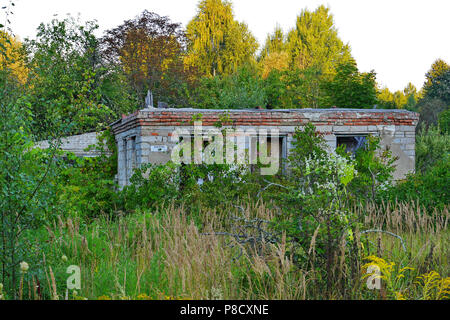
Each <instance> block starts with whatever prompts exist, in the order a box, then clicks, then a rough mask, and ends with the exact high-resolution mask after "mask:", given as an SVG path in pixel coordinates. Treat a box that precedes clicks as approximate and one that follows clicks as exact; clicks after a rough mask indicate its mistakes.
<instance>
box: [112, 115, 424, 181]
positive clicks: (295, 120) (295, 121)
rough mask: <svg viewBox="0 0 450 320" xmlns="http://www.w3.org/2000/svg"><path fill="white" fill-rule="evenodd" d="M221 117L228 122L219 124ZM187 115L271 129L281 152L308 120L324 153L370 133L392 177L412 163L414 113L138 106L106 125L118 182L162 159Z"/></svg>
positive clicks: (205, 122) (189, 124)
mask: <svg viewBox="0 0 450 320" xmlns="http://www.w3.org/2000/svg"><path fill="white" fill-rule="evenodd" d="M224 115H226V119H228V120H229V122H224V121H223V119H224ZM193 119H196V120H198V121H201V123H202V127H203V129H204V130H208V129H212V128H216V127H215V125H217V124H218V123H220V124H221V125H222V126H223V127H222V128H234V129H237V130H239V129H242V130H245V131H246V130H248V129H256V130H257V129H266V130H267V131H269V132H270V130H271V129H276V130H278V131H279V134H280V136H282V137H284V139H285V140H284V141H285V142H286V143H285V148H286V152H285V156H288V155H289V152H290V150H292V148H293V145H292V143H293V141H294V138H293V134H294V132H295V128H297V127H300V128H301V127H302V126H303V125H305V124H306V123H312V124H314V125H315V126H316V128H317V130H318V131H319V132H321V133H323V135H324V138H325V140H326V141H327V144H328V145H329V147H330V151H331V152H332V151H334V150H335V149H336V143H337V137H339V136H342V135H376V136H379V137H380V138H381V146H382V147H383V148H386V147H388V148H390V150H391V151H392V153H393V155H394V156H396V157H398V161H397V163H396V165H397V170H396V171H395V173H394V178H395V179H397V180H399V179H403V178H404V177H405V175H406V174H407V173H409V172H414V166H415V160H414V159H415V151H414V149H415V127H416V125H417V122H418V114H417V113H414V112H409V111H405V110H380V109H371V110H367V109H298V110H252V109H249V110H209V109H206V110H204V109H202V110H198V109H144V110H141V111H138V112H136V113H134V114H131V115H129V116H124V117H123V118H122V119H119V120H118V121H116V122H115V123H113V124H112V125H111V127H112V129H113V131H114V133H115V135H116V141H117V144H118V151H119V160H118V161H119V163H118V170H119V174H118V180H119V184H120V185H121V186H124V185H127V184H128V183H129V179H130V177H131V175H132V172H133V169H134V168H136V167H139V166H140V165H142V164H144V163H147V162H150V163H153V164H161V163H166V162H168V161H169V160H170V159H171V153H172V150H173V148H174V147H175V145H176V141H173V139H171V137H172V134H173V133H174V132H175V130H176V129H177V128H183V129H186V130H188V131H189V132H193V131H194V126H193Z"/></svg>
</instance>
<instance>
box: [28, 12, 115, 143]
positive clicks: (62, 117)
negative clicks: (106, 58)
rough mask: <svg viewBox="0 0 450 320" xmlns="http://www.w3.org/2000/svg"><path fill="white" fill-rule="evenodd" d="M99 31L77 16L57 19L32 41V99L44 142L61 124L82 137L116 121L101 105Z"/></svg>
mask: <svg viewBox="0 0 450 320" xmlns="http://www.w3.org/2000/svg"><path fill="white" fill-rule="evenodd" d="M97 28H98V26H97V24H96V23H94V22H87V23H86V24H85V25H81V24H80V22H79V21H77V20H75V19H74V18H73V17H68V18H66V19H64V20H56V19H54V20H52V21H51V22H50V23H48V24H41V25H40V26H39V27H38V30H37V31H38V32H37V36H36V39H34V40H28V39H26V41H25V46H26V49H27V50H28V53H29V56H30V59H29V61H28V68H29V70H30V72H29V76H28V86H27V87H28V95H27V99H28V102H29V104H30V106H31V109H32V112H33V118H34V121H35V125H34V126H33V130H34V134H35V135H37V136H38V137H39V138H42V139H47V138H48V137H49V136H51V135H52V134H53V132H54V128H53V127H54V126H55V125H57V126H59V124H57V122H65V123H67V124H68V125H70V126H71V127H72V130H71V132H70V133H72V134H76V133H83V132H86V131H93V130H96V129H101V128H103V127H105V126H106V125H107V124H108V123H110V122H112V121H113V119H114V118H115V117H114V114H113V112H112V111H111V109H110V108H109V107H107V106H106V105H105V104H103V103H102V100H101V94H100V84H101V74H100V54H99V46H98V40H97V38H96V37H95V35H94V30H96V29H97Z"/></svg>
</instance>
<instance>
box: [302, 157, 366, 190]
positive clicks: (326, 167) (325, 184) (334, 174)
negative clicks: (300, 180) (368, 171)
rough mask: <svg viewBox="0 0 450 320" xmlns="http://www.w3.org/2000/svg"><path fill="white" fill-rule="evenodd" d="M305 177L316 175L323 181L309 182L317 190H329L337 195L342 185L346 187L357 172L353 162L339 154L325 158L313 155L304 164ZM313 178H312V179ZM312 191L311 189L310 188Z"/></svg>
mask: <svg viewBox="0 0 450 320" xmlns="http://www.w3.org/2000/svg"><path fill="white" fill-rule="evenodd" d="M304 166H305V175H306V176H308V177H309V176H311V174H312V173H315V174H316V175H317V176H319V177H321V178H325V180H323V179H320V180H321V181H320V182H319V181H312V180H311V179H310V180H309V181H310V183H311V184H313V185H314V187H315V188H317V189H325V190H329V191H330V192H332V193H333V194H336V193H337V191H338V188H339V187H340V186H341V185H344V186H346V185H347V184H348V183H349V182H350V181H351V180H352V179H353V178H354V177H355V176H356V175H357V173H358V172H357V170H356V169H355V165H354V163H353V161H351V160H348V159H347V158H345V157H342V156H340V155H338V154H334V153H330V154H326V155H325V156H323V157H318V156H317V155H316V154H315V153H313V154H311V155H310V156H309V157H308V158H307V159H306V160H305V162H304ZM311 178H312V177H311ZM308 189H309V190H310V191H312V190H311V188H308Z"/></svg>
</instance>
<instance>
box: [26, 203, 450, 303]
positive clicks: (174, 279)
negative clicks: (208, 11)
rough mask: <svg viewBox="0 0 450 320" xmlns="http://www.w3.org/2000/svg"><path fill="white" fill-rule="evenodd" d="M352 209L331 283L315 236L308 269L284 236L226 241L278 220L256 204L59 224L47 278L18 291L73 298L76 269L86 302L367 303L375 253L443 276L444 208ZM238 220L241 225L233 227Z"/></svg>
mask: <svg viewBox="0 0 450 320" xmlns="http://www.w3.org/2000/svg"><path fill="white" fill-rule="evenodd" d="M353 210H354V212H355V213H356V215H357V216H358V219H359V220H360V222H361V228H360V229H358V230H356V232H355V233H354V236H355V239H356V241H355V242H354V243H353V244H350V243H347V241H346V239H345V237H342V239H339V248H338V250H336V251H335V252H334V253H333V256H332V257H330V261H331V262H332V264H333V268H332V269H331V272H332V273H333V274H332V275H327V274H324V270H323V268H322V269H321V268H320V266H318V264H317V263H316V262H317V261H316V260H317V259H318V256H319V253H318V252H317V248H316V247H317V245H316V243H317V241H318V240H319V239H317V237H318V233H317V232H315V233H314V235H313V236H312V238H311V239H310V241H309V244H308V246H307V247H306V248H300V249H301V250H303V253H304V254H305V255H306V257H308V258H307V261H306V263H299V262H298V261H295V259H294V257H293V252H294V251H293V249H292V243H291V242H289V241H287V239H286V236H285V235H281V236H280V238H279V241H278V242H277V243H269V242H266V243H265V242H259V243H257V245H255V243H253V244H251V242H249V243H238V241H236V239H237V238H235V237H233V236H229V234H231V233H232V232H236V230H253V229H251V228H248V229H244V227H248V224H249V222H248V221H254V219H262V220H267V221H270V220H272V219H273V218H274V216H275V215H278V214H279V212H277V211H276V210H273V209H271V208H269V207H267V206H265V205H264V204H262V203H260V202H258V203H246V204H243V205H242V206H240V207H239V206H230V207H229V208H225V209H221V210H206V209H205V210H204V211H202V212H199V213H197V214H196V215H192V214H187V213H186V212H188V210H185V208H184V207H183V206H174V205H168V206H164V207H163V208H160V209H158V210H156V211H155V212H148V211H145V212H139V213H135V214H133V215H130V216H123V217H116V218H115V219H110V218H106V217H104V218H99V219H97V220H96V221H95V222H93V223H91V224H88V225H85V224H83V223H82V222H81V221H79V220H74V219H71V218H65V219H64V218H61V217H60V218H58V220H56V221H55V222H54V223H53V224H52V225H51V226H48V227H47V229H46V231H45V237H46V239H45V241H44V242H45V243H46V245H45V246H43V247H42V248H41V252H40V254H41V255H43V257H44V259H43V263H42V266H40V269H41V270H44V273H43V274H44V276H40V275H39V273H37V274H36V275H33V277H32V278H30V279H29V281H28V282H27V281H25V283H24V292H25V293H28V298H30V299H64V298H66V295H68V296H69V297H72V298H73V297H74V296H73V293H72V292H69V293H67V292H66V284H65V281H66V279H67V276H68V275H67V274H66V273H65V270H66V268H67V266H68V265H79V266H80V267H81V271H82V288H81V290H78V292H77V294H76V296H75V297H78V298H80V297H86V298H89V299H96V298H98V297H99V296H108V297H109V298H113V299H135V298H138V297H150V298H153V299H166V298H177V299H324V298H329V299H342V298H345V299H362V298H366V297H367V295H365V293H364V290H365V289H364V283H363V282H362V281H361V276H362V274H361V259H362V258H363V257H364V256H368V255H373V254H375V255H379V256H382V257H384V258H386V259H389V261H396V263H398V264H399V265H401V266H410V267H414V268H415V269H417V274H421V273H424V272H427V271H430V270H436V271H438V272H439V273H440V274H441V275H442V276H448V271H449V270H448V262H449V250H448V248H449V246H448V245H449V242H448V240H449V230H448V218H449V213H448V209H447V208H445V209H444V210H442V211H437V210H434V211H432V212H427V210H426V209H425V208H422V207H420V206H418V205H417V204H412V203H411V204H402V203H396V204H384V205H381V206H377V205H375V204H366V205H364V206H355V207H354V208H353ZM235 216H237V217H239V219H241V220H236V219H234V220H233V219H231V217H235ZM237 221H242V223H243V225H242V226H241V228H240V229H239V228H237V229H236V226H234V228H233V224H236V223H237ZM246 224H247V225H246ZM265 227H267V226H265ZM267 228H268V227H267ZM367 230H383V231H388V232H391V233H392V234H395V235H396V236H398V237H401V239H402V240H403V241H404V244H405V246H406V249H407V250H406V252H405V251H404V250H403V247H402V246H401V241H400V240H399V238H398V237H395V236H392V235H390V234H387V233H380V232H373V233H364V232H365V231H367ZM253 231H254V232H261V230H258V229H256V230H253ZM253 231H252V232H253ZM249 232H250V231H249ZM250 237H255V238H256V237H257V234H254V235H253V234H250ZM41 240H42V239H41ZM62 256H66V257H67V259H66V260H64V261H63V260H62V259H61V257H62ZM328 276H329V277H332V278H333V279H335V281H336V285H335V286H334V287H333V292H327V294H326V295H325V293H324V288H323V287H322V286H320V285H319V284H320V281H321V280H323V278H324V277H328ZM27 283H28V288H27ZM33 284H34V285H33ZM37 284H39V285H37ZM32 285H33V288H32V289H31V286H32ZM36 287H39V288H38V289H36ZM25 298H27V297H25Z"/></svg>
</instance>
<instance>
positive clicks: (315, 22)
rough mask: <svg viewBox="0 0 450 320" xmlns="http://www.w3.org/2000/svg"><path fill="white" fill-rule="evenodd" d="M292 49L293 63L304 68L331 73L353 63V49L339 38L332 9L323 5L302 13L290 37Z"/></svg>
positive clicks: (290, 49)
mask: <svg viewBox="0 0 450 320" xmlns="http://www.w3.org/2000/svg"><path fill="white" fill-rule="evenodd" d="M288 48H289V51H290V56H291V63H292V64H293V65H294V66H296V67H299V68H302V69H303V68H307V67H311V66H314V67H319V68H320V69H321V70H322V71H323V72H324V73H328V72H332V71H333V70H334V69H335V68H336V67H337V66H338V65H339V64H342V63H345V62H348V61H351V60H353V58H352V56H351V53H350V46H349V45H348V44H344V43H343V42H342V40H341V39H340V38H339V36H338V32H337V29H336V27H335V26H334V21H333V15H332V14H330V9H329V8H326V7H325V6H323V5H322V6H320V7H318V8H317V9H316V10H315V11H314V12H311V11H308V10H307V9H304V10H302V12H301V13H300V15H299V16H298V17H297V22H296V26H295V28H294V29H293V30H291V31H290V32H289V34H288Z"/></svg>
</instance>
